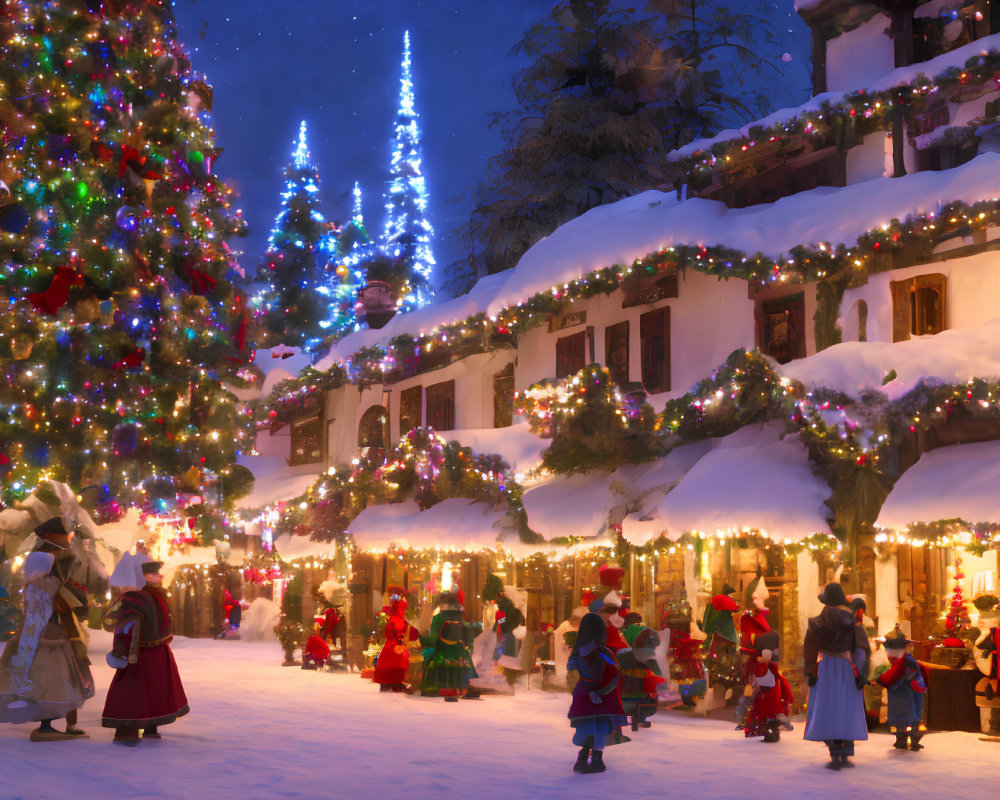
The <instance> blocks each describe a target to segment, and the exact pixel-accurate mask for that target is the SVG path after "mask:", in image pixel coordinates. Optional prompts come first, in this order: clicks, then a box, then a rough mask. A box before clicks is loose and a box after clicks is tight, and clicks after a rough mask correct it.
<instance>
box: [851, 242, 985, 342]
mask: <svg viewBox="0 0 1000 800" xmlns="http://www.w3.org/2000/svg"><path fill="white" fill-rule="evenodd" d="M988 233H989V234H990V235H989V238H994V237H995V236H996V234H997V233H1000V232H998V231H995V230H992V229H991V230H990V231H989V232H988ZM932 273H940V274H942V275H945V276H946V278H947V281H946V285H945V322H946V324H947V327H948V328H967V327H969V326H971V325H980V324H982V323H983V322H986V321H988V320H991V319H994V318H995V317H997V316H1000V309H998V307H997V298H1000V252H998V251H987V252H985V253H979V254H977V255H974V256H968V257H966V258H955V259H950V260H948V261H935V262H932V263H930V264H921V265H919V266H916V267H907V268H906V269H897V270H892V271H891V272H882V273H879V274H877V275H872V276H871V277H869V279H868V283H866V284H865V285H864V286H858V287H856V288H853V289H847V290H846V291H845V292H844V298H843V300H842V301H841V304H840V326H841V331H842V332H843V334H844V341H850V339H849V338H848V333H850V332H854V338H855V339H856V338H857V334H856V323H852V316H853V315H854V313H855V312H853V311H852V310H853V309H854V308H855V305H856V303H857V301H858V300H864V301H865V302H866V303H867V304H868V341H869V342H891V341H892V294H891V290H890V288H889V283H890V281H898V280H904V279H906V278H912V277H914V276H916V275H928V274H932Z"/></svg>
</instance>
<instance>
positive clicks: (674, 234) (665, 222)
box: [316, 34, 1000, 370]
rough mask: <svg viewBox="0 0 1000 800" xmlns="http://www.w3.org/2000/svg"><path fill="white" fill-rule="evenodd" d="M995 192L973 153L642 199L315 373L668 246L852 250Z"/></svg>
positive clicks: (578, 225)
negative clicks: (730, 193) (774, 191)
mask: <svg viewBox="0 0 1000 800" xmlns="http://www.w3.org/2000/svg"><path fill="white" fill-rule="evenodd" d="M998 36H1000V34H998ZM997 186H1000V154H997V153H982V154H980V155H979V156H977V157H976V158H974V159H973V160H972V161H969V162H968V163H966V164H963V165H962V166H960V167H956V168H954V169H949V170H943V171H940V172H932V171H925V172H918V173H915V174H910V175H906V176H903V177H900V178H894V179H892V180H889V179H884V178H878V179H875V180H871V181H867V182H863V183H857V184H852V185H850V186H845V187H840V188H837V187H830V186H821V187H818V188H816V189H812V190H810V191H806V192H799V193H798V194H795V195H791V196H789V197H783V198H781V199H780V200H777V201H776V202H774V203H765V204H759V205H754V206H749V207H747V208H738V209H730V208H727V207H726V206H725V204H724V203H721V202H719V201H715V200H706V199H703V198H692V199H688V200H685V201H683V202H681V201H678V200H677V196H676V193H675V192H668V193H664V192H658V191H648V192H643V193H641V194H638V195H635V196H634V197H628V198H625V199H624V200H620V201H618V202H617V203H610V204H608V205H604V206H599V207H597V208H593V209H591V210H590V211H588V212H586V213H585V214H582V215H581V216H579V217H577V218H576V219H574V220H571V221H570V222H568V223H566V224H565V225H562V226H560V227H559V228H557V229H556V230H555V231H553V233H552V234H550V235H549V236H547V237H545V238H544V239H542V240H541V241H539V242H537V243H536V244H535V245H534V246H532V247H531V248H530V249H529V250H528V251H527V252H526V253H525V254H524V256H523V257H522V258H521V260H520V261H519V262H518V264H517V267H515V268H514V269H513V270H507V271H506V272H502V273H498V274H497V275H491V276H489V278H484V279H483V280H481V281H480V282H479V283H478V284H476V287H475V289H474V290H473V292H472V293H470V294H469V295H464V296H463V297H461V298H458V299H457V300H454V301H450V302H448V303H443V304H440V305H431V306H427V307H426V308H423V309H421V310H420V311H419V312H414V313H410V314H401V315H398V316H396V317H395V318H393V320H392V321H391V322H390V323H389V325H387V326H386V327H385V328H383V329H381V330H379V331H360V332H359V333H355V334H352V335H351V336H348V337H345V338H344V339H342V340H341V341H340V342H338V343H337V344H336V345H334V347H333V348H332V349H331V350H330V351H329V352H328V353H327V355H326V356H324V357H323V358H322V359H321V360H319V361H318V362H317V363H316V368H317V369H320V370H323V369H328V368H329V367H330V366H331V365H332V364H333V363H335V362H336V361H339V360H344V359H346V358H347V357H349V356H350V355H352V354H353V353H356V352H357V351H358V350H360V349H361V348H362V347H365V346H368V345H373V344H385V343H387V342H388V341H389V340H390V339H391V338H392V337H394V336H397V335H399V334H403V333H407V334H410V335H412V336H417V335H419V334H421V333H424V332H429V331H431V330H432V329H433V328H434V327H435V326H436V325H443V324H447V323H450V322H455V321H459V320H461V319H466V318H468V317H470V316H472V315H474V314H477V313H486V314H488V315H491V316H493V315H496V314H497V313H499V312H500V311H502V310H503V309H504V308H509V307H514V306H517V305H518V304H519V303H522V302H524V301H525V300H527V299H528V298H530V297H532V296H533V295H535V294H537V293H539V292H543V291H546V290H549V289H551V288H552V287H553V286H562V285H563V284H565V283H569V282H571V281H575V280H578V279H580V278H583V277H585V276H586V275H587V274H589V273H591V272H594V271H596V270H598V269H601V268H604V267H610V266H614V265H616V264H620V265H627V264H631V263H632V262H634V261H636V260H637V259H641V258H644V257H646V256H648V255H649V254H651V253H655V252H657V251H660V250H663V249H666V248H669V247H672V246H675V245H703V246H706V247H710V246H725V247H730V248H733V249H736V250H740V251H742V252H744V253H747V254H749V255H752V254H755V253H758V252H760V253H764V254H766V255H768V256H770V257H774V258H777V257H778V256H780V255H782V254H787V253H788V252H790V251H791V249H792V248H793V247H795V246H797V245H809V244H819V243H821V242H825V243H828V244H830V245H832V246H836V245H838V244H845V245H848V246H853V245H854V244H855V243H856V242H857V239H858V237H859V236H861V235H862V234H864V233H867V232H868V231H870V230H872V229H873V228H877V227H879V226H882V225H888V224H889V223H890V222H891V221H892V220H893V219H900V220H902V219H906V218H907V217H910V216H913V215H916V214H927V213H936V212H937V211H939V210H940V208H941V207H942V206H943V205H945V204H947V203H950V202H953V201H956V200H960V201H964V202H966V203H970V204H971V203H975V202H979V201H982V200H989V199H993V198H995V197H996V196H997V194H998V190H997ZM459 301H461V302H459Z"/></svg>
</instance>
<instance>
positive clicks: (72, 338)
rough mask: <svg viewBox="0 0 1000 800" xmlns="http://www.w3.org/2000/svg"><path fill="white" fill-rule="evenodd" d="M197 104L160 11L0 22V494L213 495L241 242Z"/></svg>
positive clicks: (6, 9) (68, 3) (0, 14)
mask: <svg viewBox="0 0 1000 800" xmlns="http://www.w3.org/2000/svg"><path fill="white" fill-rule="evenodd" d="M211 100H212V90H211V88H210V87H209V86H208V85H207V84H206V83H205V82H204V80H202V79H201V78H200V77H199V75H198V74H196V73H195V72H194V71H193V70H192V68H191V64H190V62H189V60H188V58H187V56H186V54H185V52H184V49H183V48H182V46H181V44H180V43H179V42H178V40H177V32H176V29H175V23H174V17H173V13H172V10H171V6H170V3H169V2H161V0H131V1H128V0H122V1H121V2H107V1H105V2H100V1H99V0H48V2H42V1H41V0H7V2H5V3H4V4H3V6H2V9H0V178H2V181H3V183H2V186H0V370H2V378H0V454H2V455H0V471H3V472H5V473H6V474H5V475H4V476H3V480H0V485H2V486H3V487H4V501H5V502H10V501H12V500H14V499H17V498H18V497H20V496H23V495H24V494H26V493H27V492H30V491H31V490H32V489H33V488H34V487H35V486H36V485H37V484H38V482H39V481H40V480H41V479H43V478H54V479H57V480H62V481H66V482H69V483H70V484H71V485H73V486H74V487H76V488H78V489H82V488H85V487H88V486H91V487H104V488H106V489H107V491H109V492H110V493H111V494H112V495H114V496H116V497H118V498H119V499H123V500H125V501H126V502H127V501H133V500H139V499H145V500H146V501H148V502H150V503H151V504H153V500H154V498H155V500H156V501H157V504H159V505H160V506H161V507H163V506H169V505H170V504H171V503H173V502H174V500H175V495H176V493H178V492H180V491H181V489H182V487H181V486H180V483H181V482H182V481H181V479H180V478H179V476H181V475H182V474H184V475H186V476H188V477H187V480H188V482H189V483H190V484H191V485H190V486H186V487H184V488H186V489H188V490H190V491H191V492H192V493H198V492H201V491H202V490H203V489H204V485H205V481H206V480H207V479H210V480H211V481H212V482H213V483H214V482H215V479H214V478H211V477H206V476H215V477H217V478H218V479H219V480H220V481H224V480H225V477H224V476H226V475H228V474H229V467H230V465H231V462H232V461H233V460H234V454H235V449H236V444H237V441H236V440H237V437H238V433H237V430H238V428H237V425H236V420H235V415H234V406H233V404H232V402H231V395H230V394H229V393H228V392H226V391H225V389H224V387H223V381H224V380H234V379H236V377H237V373H238V372H239V370H240V369H241V367H242V365H243V364H244V362H245V360H246V355H247V352H246V349H247V348H246V325H247V322H246V311H245V298H244V296H243V295H242V294H241V293H240V292H239V291H238V290H237V289H236V288H234V285H233V283H232V282H231V280H232V278H233V273H234V271H235V270H237V269H238V267H237V265H236V264H235V262H234V259H233V255H232V252H231V251H230V250H229V248H228V246H227V244H226V239H227V238H228V237H230V236H231V235H233V234H238V233H241V232H242V231H243V223H242V221H241V219H240V218H239V215H238V213H237V212H235V211H234V210H233V209H232V208H231V205H230V201H231V197H232V191H231V190H230V189H229V188H228V187H227V186H226V184H225V183H224V182H222V181H221V180H219V179H218V178H217V177H216V176H215V175H213V174H212V164H213V161H214V159H215V158H216V157H217V156H218V155H219V153H220V152H221V150H220V148H218V146H217V145H216V143H215V139H214V134H213V131H212V128H211V120H210V111H211Z"/></svg>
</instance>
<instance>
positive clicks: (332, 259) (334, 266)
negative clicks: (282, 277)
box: [319, 183, 375, 337]
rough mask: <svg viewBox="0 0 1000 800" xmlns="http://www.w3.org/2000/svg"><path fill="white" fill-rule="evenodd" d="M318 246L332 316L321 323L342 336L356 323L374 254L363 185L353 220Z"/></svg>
mask: <svg viewBox="0 0 1000 800" xmlns="http://www.w3.org/2000/svg"><path fill="white" fill-rule="evenodd" d="M319 249H320V254H321V258H322V260H323V263H324V271H325V273H326V285H325V286H324V287H322V288H321V289H320V291H321V293H322V294H323V295H324V297H325V298H326V302H327V303H328V304H329V316H328V317H327V319H326V320H325V321H323V322H322V323H320V325H321V327H322V328H323V331H324V333H325V334H326V335H328V336H334V337H336V336H341V335H343V334H345V333H350V332H351V331H352V330H354V328H355V327H356V325H357V315H356V313H355V309H354V304H355V302H356V301H357V299H358V290H359V289H360V288H361V286H362V285H363V283H364V274H365V269H366V266H367V263H368V262H369V261H370V260H371V259H372V258H373V257H374V255H375V244H374V242H372V240H371V237H370V236H369V235H368V231H367V230H366V229H365V221H364V215H363V214H362V210H361V186H360V185H358V184H357V183H355V184H354V210H353V213H352V215H351V220H350V222H348V223H347V224H346V225H343V226H342V227H340V228H336V229H334V230H331V231H330V232H329V233H328V234H327V235H326V236H324V237H323V239H322V240H321V241H320V244H319Z"/></svg>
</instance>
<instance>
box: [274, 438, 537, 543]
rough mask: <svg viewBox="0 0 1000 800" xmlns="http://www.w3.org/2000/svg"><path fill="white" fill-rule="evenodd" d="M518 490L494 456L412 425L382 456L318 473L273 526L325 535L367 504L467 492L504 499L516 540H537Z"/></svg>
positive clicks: (422, 501) (335, 532)
mask: <svg viewBox="0 0 1000 800" xmlns="http://www.w3.org/2000/svg"><path fill="white" fill-rule="evenodd" d="M523 496H524V491H523V488H522V487H521V486H520V484H518V483H517V481H515V480H514V479H513V478H512V477H511V476H510V468H509V466H508V465H507V464H506V462H504V460H503V459H502V458H501V457H500V456H497V455H478V454H475V453H473V451H472V450H471V449H470V448H468V447H463V446H461V445H460V444H459V443H458V442H455V441H452V442H448V441H445V440H444V438H442V437H441V436H439V435H437V434H436V433H435V432H434V431H433V430H432V429H431V428H414V429H413V430H412V431H410V432H409V433H407V434H406V435H405V436H403V437H402V439H401V440H400V442H399V444H398V445H397V446H396V447H395V448H394V449H393V451H392V452H391V453H390V454H389V455H388V457H386V458H385V460H383V459H382V456H381V455H380V454H375V453H372V454H370V455H368V456H367V457H365V458H362V459H360V460H359V461H358V462H357V463H356V464H354V465H353V466H352V467H350V468H341V469H331V470H328V471H327V472H326V473H324V474H322V475H320V477H319V478H318V479H317V480H316V481H315V482H314V483H313V484H312V485H311V486H310V487H309V488H308V489H306V491H305V492H304V493H303V494H302V495H301V496H299V497H297V498H295V499H294V500H292V501H290V502H289V503H287V504H286V510H285V512H284V513H283V515H282V517H281V519H280V520H279V522H278V525H277V527H276V530H277V532H278V533H298V534H309V535H310V536H311V537H312V538H314V539H319V540H325V541H330V540H332V539H335V538H339V537H340V536H342V535H343V534H344V532H345V531H347V530H348V528H349V526H350V523H351V522H352V521H353V520H354V519H355V518H356V517H357V516H358V515H359V514H360V513H361V512H362V511H364V510H365V508H367V507H368V506H369V505H378V504H388V503H400V502H403V501H404V500H406V499H407V498H413V499H414V500H415V501H416V502H417V504H418V506H419V507H420V508H421V510H424V509H427V508H430V507H431V506H434V505H436V504H437V503H440V502H441V501H442V500H446V499H447V498H449V497H467V498H469V499H470V500H477V501H481V502H484V503H486V504H488V505H490V506H493V507H496V506H499V505H501V504H503V505H506V507H507V513H508V515H509V516H510V518H511V520H512V522H513V525H514V527H515V528H516V529H517V531H518V535H519V536H520V538H521V540H522V541H524V542H535V541H539V540H541V537H540V536H539V535H538V534H537V533H535V532H534V531H532V530H531V529H530V528H529V527H528V522H527V513H526V512H525V510H524V502H523Z"/></svg>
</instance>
